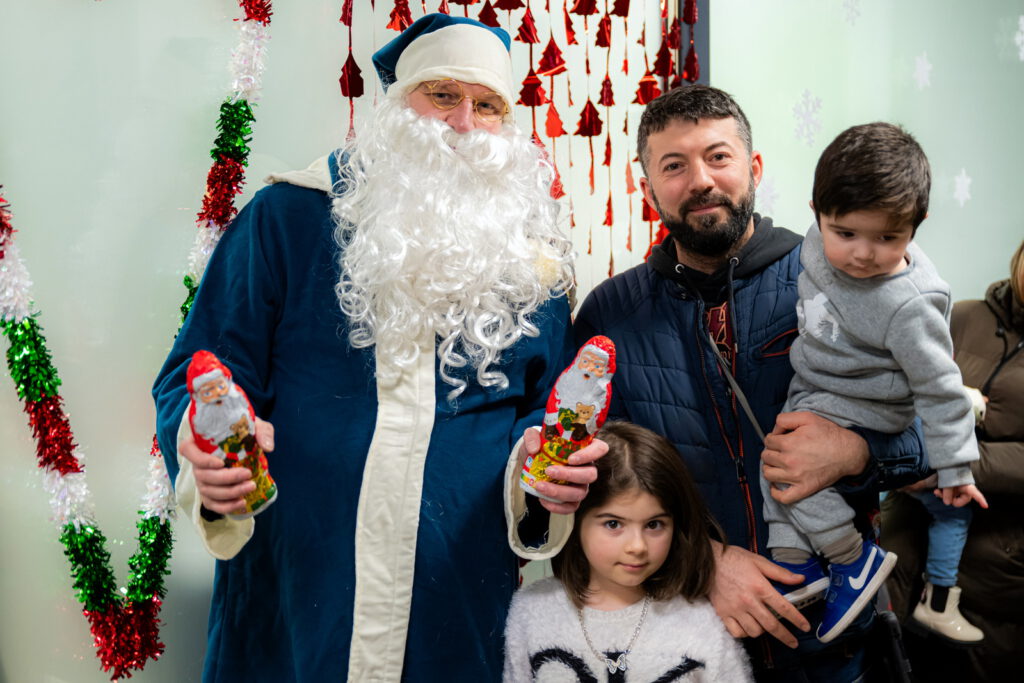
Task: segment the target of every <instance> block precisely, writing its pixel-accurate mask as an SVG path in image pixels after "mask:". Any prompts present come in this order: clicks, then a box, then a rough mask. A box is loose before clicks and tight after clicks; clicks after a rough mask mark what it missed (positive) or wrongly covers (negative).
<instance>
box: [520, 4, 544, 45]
mask: <svg viewBox="0 0 1024 683" xmlns="http://www.w3.org/2000/svg"><path fill="white" fill-rule="evenodd" d="M515 40H518V41H519V42H521V43H527V44H530V45H535V44H537V43H539V42H540V37H538V35H537V22H536V21H534V19H533V12H531V11H530V8H529V7H527V8H526V12H524V13H523V21H522V23H521V24H519V32H518V33H516V37H515Z"/></svg>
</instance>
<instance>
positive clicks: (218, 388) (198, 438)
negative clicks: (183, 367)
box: [186, 351, 277, 519]
mask: <svg viewBox="0 0 1024 683" xmlns="http://www.w3.org/2000/svg"><path fill="white" fill-rule="evenodd" d="M186 382H187V383H188V392H189V394H190V395H191V396H192V402H191V403H190V404H189V407H188V424H189V426H190V427H191V428H192V436H193V438H194V439H195V442H196V445H197V446H199V449H200V450H202V451H203V452H205V453H212V454H213V455H216V456H217V457H219V458H221V459H222V460H224V464H225V466H226V467H246V468H248V469H249V470H250V471H251V472H252V480H253V482H255V483H256V488H255V489H254V490H253V491H252V492H251V493H248V494H246V496H245V508H243V509H239V510H237V511H235V512H233V513H231V514H229V515H228V517H232V518H234V519H245V518H247V517H252V516H253V515H255V514H256V513H258V512H262V511H264V510H266V509H267V507H268V506H269V505H270V504H271V503H273V502H274V499H275V498H276V497H277V484H275V483H274V480H273V479H271V477H270V473H269V471H268V469H267V457H266V455H264V453H263V449H262V448H260V446H259V444H257V443H256V414H255V412H253V409H252V404H251V403H249V397H248V396H246V395H245V392H244V391H242V388H241V387H240V386H238V385H236V384H235V383H234V382H233V381H232V380H231V370H229V369H228V368H227V366H225V365H224V364H223V363H221V362H220V360H218V359H217V357H216V356H215V355H213V354H212V353H210V352H209V351H196V352H195V353H194V354H192V362H190V363H189V366H188V373H187V374H186Z"/></svg>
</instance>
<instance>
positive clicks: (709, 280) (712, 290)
mask: <svg viewBox="0 0 1024 683" xmlns="http://www.w3.org/2000/svg"><path fill="white" fill-rule="evenodd" d="M802 241H803V237H802V236H800V235H798V234H796V233H795V232H792V231H791V230H787V229H786V228H777V227H775V226H774V225H773V224H772V219H771V218H769V217H767V216H761V215H760V214H758V213H755V214H754V234H753V235H751V236H750V239H749V240H747V243H746V244H744V245H743V247H742V248H741V249H740V250H739V252H738V253H736V254H735V255H734V256H732V257H731V258H730V259H729V261H728V262H727V263H726V264H724V265H723V266H722V267H721V268H719V269H718V270H716V271H715V272H713V273H711V274H707V273H702V272H701V271H699V270H694V269H693V268H688V267H686V266H684V265H683V264H681V263H679V261H678V259H677V258H676V244H675V238H673V237H672V236H671V235H669V236H668V237H666V238H665V241H663V242H662V243H661V244H658V245H655V246H654V248H653V249H651V255H650V256H649V257H648V259H647V265H648V267H649V268H653V269H654V271H655V272H656V273H658V274H659V275H661V276H662V277H664V278H665V279H666V280H670V281H672V282H676V283H678V284H679V285H681V286H682V287H684V288H685V289H687V290H689V291H690V292H691V293H693V294H695V295H697V296H699V297H700V298H701V299H703V300H704V301H705V302H707V303H708V304H711V305H718V304H720V303H722V302H723V301H725V300H726V299H727V298H728V297H729V290H730V289H731V288H732V281H733V280H738V279H743V278H746V277H750V276H751V275H755V274H757V273H759V272H760V271H762V270H764V269H765V268H766V267H767V266H769V265H770V264H772V263H774V262H775V261H777V260H779V258H781V257H782V256H783V255H785V254H788V253H789V252H790V251H792V250H793V248H794V247H796V246H797V245H798V244H800V243H801V242H802Z"/></svg>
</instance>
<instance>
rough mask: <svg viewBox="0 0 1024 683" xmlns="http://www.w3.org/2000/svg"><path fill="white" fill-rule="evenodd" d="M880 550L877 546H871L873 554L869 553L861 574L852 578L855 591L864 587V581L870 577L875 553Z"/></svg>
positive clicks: (851, 582)
mask: <svg viewBox="0 0 1024 683" xmlns="http://www.w3.org/2000/svg"><path fill="white" fill-rule="evenodd" d="M877 552H878V547H877V546H871V554H870V555H868V561H867V562H865V563H864V568H863V569H861V570H860V575H859V576H854V577H851V578H850V586H851V587H852V588H853V590H855V591H859V590H860V589H861V588H863V587H864V582H865V581H866V580H867V578H868V573H869V572H870V571H871V565H872V563H873V562H874V560H875V554H876V553H877Z"/></svg>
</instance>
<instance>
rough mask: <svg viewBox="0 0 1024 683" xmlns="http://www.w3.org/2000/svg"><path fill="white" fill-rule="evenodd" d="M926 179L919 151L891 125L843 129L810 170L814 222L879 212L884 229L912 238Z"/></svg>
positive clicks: (923, 208)
mask: <svg viewBox="0 0 1024 683" xmlns="http://www.w3.org/2000/svg"><path fill="white" fill-rule="evenodd" d="M931 185H932V174H931V169H930V168H929V166H928V157H926V156H925V154H924V150H923V149H921V145H919V144H917V140H915V139H914V136H912V135H911V134H910V133H908V132H907V131H905V130H903V129H902V128H900V127H899V126H895V125H893V124H891V123H884V122H881V121H879V122H875V123H866V124H863V125H860V126H853V127H852V128H847V129H846V130H844V131H843V132H842V133H840V134H839V136H838V137H837V138H836V139H835V140H833V141H832V143H831V144H829V146H828V147H826V148H825V151H824V152H822V153H821V158H819V159H818V166H817V168H815V169H814V190H813V194H812V199H813V201H814V216H815V218H816V219H818V221H819V222H820V216H821V214H826V215H831V216H843V215H846V214H848V213H850V212H851V211H873V210H882V211H886V212H888V213H889V215H890V225H893V226H896V225H899V224H901V223H908V222H909V223H910V224H911V225H912V226H913V228H914V232H915V233H916V232H917V226H919V225H920V224H921V221H923V220H924V217H925V215H927V213H928V192H929V191H930V190H931Z"/></svg>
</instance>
